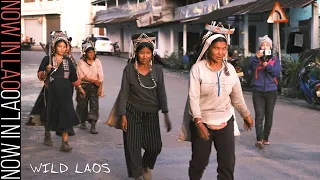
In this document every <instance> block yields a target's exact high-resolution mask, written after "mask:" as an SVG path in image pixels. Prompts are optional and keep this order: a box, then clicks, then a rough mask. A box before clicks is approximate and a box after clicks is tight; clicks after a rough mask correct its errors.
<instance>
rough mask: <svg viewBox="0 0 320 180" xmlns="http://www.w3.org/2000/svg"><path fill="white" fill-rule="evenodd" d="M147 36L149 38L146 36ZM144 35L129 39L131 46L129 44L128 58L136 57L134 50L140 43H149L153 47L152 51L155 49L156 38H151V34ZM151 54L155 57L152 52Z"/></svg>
mask: <svg viewBox="0 0 320 180" xmlns="http://www.w3.org/2000/svg"><path fill="white" fill-rule="evenodd" d="M148 35H149V36H148ZM148 35H147V34H145V33H142V34H140V35H133V36H132V38H131V44H130V52H129V58H130V59H134V58H135V56H136V50H137V47H138V46H139V44H141V43H150V45H151V46H152V47H153V50H154V49H155V47H156V43H155V40H156V37H154V36H152V34H148ZM153 54H154V55H155V51H153Z"/></svg>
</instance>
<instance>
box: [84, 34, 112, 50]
mask: <svg viewBox="0 0 320 180" xmlns="http://www.w3.org/2000/svg"><path fill="white" fill-rule="evenodd" d="M90 37H91V36H90ZM90 37H87V38H86V39H89V38H90ZM94 37H95V38H96V39H97V41H96V43H95V48H96V51H97V53H108V54H113V53H114V46H113V43H112V41H110V39H109V38H107V37H106V36H94ZM85 43H86V40H83V41H82V48H83V46H84V45H85Z"/></svg>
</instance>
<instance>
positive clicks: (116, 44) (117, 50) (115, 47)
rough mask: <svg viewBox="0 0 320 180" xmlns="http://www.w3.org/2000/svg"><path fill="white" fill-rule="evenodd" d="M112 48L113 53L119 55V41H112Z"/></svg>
mask: <svg viewBox="0 0 320 180" xmlns="http://www.w3.org/2000/svg"><path fill="white" fill-rule="evenodd" d="M113 48H114V55H115V56H119V55H120V47H119V43H118V42H115V43H113Z"/></svg>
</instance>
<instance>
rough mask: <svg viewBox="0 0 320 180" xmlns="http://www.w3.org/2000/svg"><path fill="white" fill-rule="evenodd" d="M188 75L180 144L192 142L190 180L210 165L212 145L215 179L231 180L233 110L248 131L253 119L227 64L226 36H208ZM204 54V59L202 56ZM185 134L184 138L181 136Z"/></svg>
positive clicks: (234, 74)
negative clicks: (215, 162) (187, 93)
mask: <svg viewBox="0 0 320 180" xmlns="http://www.w3.org/2000/svg"><path fill="white" fill-rule="evenodd" d="M203 42H204V44H203V46H202V50H201V53H200V54H199V57H198V58H197V59H198V60H197V61H196V63H195V64H194V65H193V67H192V69H191V72H190V84H189V97H188V101H189V102H188V103H187V106H186V107H188V106H189V107H188V108H186V109H185V113H184V123H183V127H182V128H183V129H182V134H180V137H179V139H180V140H188V141H191V145H192V158H191V161H190V166H189V177H190V180H200V179H201V177H202V174H203V172H204V170H205V168H206V166H207V165H208V163H209V157H210V153H211V146H212V142H214V146H215V149H216V151H217V161H218V168H217V173H218V176H217V179H219V180H233V179H234V175H233V174H234V166H235V136H234V109H233V107H235V108H236V110H237V111H238V112H239V113H240V114H241V116H242V117H243V118H244V121H245V123H244V128H245V129H246V130H249V129H251V127H252V119H251V116H250V112H249V110H248V108H247V106H246V103H245V101H244V98H243V94H242V89H241V85H240V81H239V78H238V76H237V73H236V71H235V69H234V67H233V66H232V65H231V64H229V63H227V62H226V54H227V51H228V43H227V42H228V41H227V36H226V35H224V34H213V33H208V34H207V35H206V36H205V37H204V39H203ZM204 54H206V56H205V57H204V58H202V57H203V55H204ZM183 133H184V134H183Z"/></svg>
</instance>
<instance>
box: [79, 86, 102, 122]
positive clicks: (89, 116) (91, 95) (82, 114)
mask: <svg viewBox="0 0 320 180" xmlns="http://www.w3.org/2000/svg"><path fill="white" fill-rule="evenodd" d="M81 86H82V88H83V90H84V91H85V92H86V97H84V98H82V97H80V92H79V91H77V96H76V100H77V107H76V111H77V114H78V116H79V118H80V121H81V122H86V121H88V122H89V123H92V121H94V122H97V121H98V119H99V97H98V86H96V85H95V84H92V83H82V84H81Z"/></svg>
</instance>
